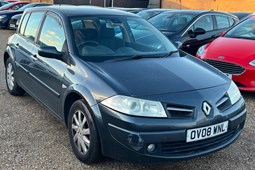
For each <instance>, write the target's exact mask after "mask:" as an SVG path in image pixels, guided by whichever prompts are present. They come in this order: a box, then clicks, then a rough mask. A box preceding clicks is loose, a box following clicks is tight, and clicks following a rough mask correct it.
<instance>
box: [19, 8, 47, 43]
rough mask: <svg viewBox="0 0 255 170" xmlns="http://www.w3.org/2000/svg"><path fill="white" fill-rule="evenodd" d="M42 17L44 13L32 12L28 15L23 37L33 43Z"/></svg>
mask: <svg viewBox="0 0 255 170" xmlns="http://www.w3.org/2000/svg"><path fill="white" fill-rule="evenodd" d="M43 16H44V12H33V13H32V14H31V15H30V17H29V20H28V23H27V26H26V29H25V32H24V36H25V37H26V38H27V39H29V40H31V41H35V37H36V34H37V31H38V28H39V26H40V23H41V21H42V18H43Z"/></svg>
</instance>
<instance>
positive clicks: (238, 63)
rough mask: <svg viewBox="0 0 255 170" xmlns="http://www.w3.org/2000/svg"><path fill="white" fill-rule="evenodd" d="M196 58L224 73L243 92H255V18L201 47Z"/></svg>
mask: <svg viewBox="0 0 255 170" xmlns="http://www.w3.org/2000/svg"><path fill="white" fill-rule="evenodd" d="M196 57H198V58H200V59H202V60H204V61H205V62H207V63H208V64H211V65H212V66H214V67H216V68H217V69H219V70H220V71H222V72H223V73H225V74H226V75H227V76H228V77H229V78H231V79H233V81H234V82H235V83H236V85H237V86H238V87H239V89H240V90H244V91H255V15H251V16H249V17H248V18H246V19H245V20H243V21H242V22H241V23H239V24H238V25H236V26H235V27H234V28H232V29H231V30H229V31H228V32H226V33H223V34H222V36H221V37H219V38H217V39H216V40H214V41H213V42H211V43H210V44H207V45H204V46H202V47H200V48H199V50H198V52H197V55H196Z"/></svg>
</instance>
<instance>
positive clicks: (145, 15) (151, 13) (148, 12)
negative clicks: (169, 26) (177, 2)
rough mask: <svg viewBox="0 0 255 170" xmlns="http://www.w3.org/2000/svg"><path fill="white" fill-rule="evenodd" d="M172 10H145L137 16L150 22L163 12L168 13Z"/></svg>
mask: <svg viewBox="0 0 255 170" xmlns="http://www.w3.org/2000/svg"><path fill="white" fill-rule="evenodd" d="M169 10H170V9H158V8H156V9H147V10H143V11H140V12H138V13H137V15H139V16H140V17H141V18H143V19H145V20H148V19H151V18H152V17H155V16H157V15H159V14H161V13H162V12H166V11H169Z"/></svg>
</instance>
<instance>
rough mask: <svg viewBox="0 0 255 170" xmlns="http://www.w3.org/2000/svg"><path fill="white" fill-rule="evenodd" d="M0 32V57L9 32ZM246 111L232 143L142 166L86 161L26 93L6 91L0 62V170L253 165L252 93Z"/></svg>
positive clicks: (254, 104) (61, 128) (254, 119)
mask: <svg viewBox="0 0 255 170" xmlns="http://www.w3.org/2000/svg"><path fill="white" fill-rule="evenodd" d="M12 33H13V32H11V31H8V30H0V55H1V56H3V53H4V49H5V45H6V42H7V38H8V36H10V35H11V34H12ZM243 96H244V98H245V100H246V105H247V109H248V115H247V121H246V126H245V129H244V131H243V133H242V135H241V137H240V138H239V139H238V140H237V141H236V142H235V143H234V144H232V145H231V146H230V147H228V148H226V149H224V150H221V151H219V152H216V153H213V154H210V155H207V156H203V157H199V158H195V159H192V160H187V161H181V162H177V163H167V164H166V163H164V164H153V165H140V164H131V163H125V162H119V161H115V160H111V159H104V160H103V161H102V162H101V163H99V164H96V165H90V166H87V165H84V164H82V163H81V162H79V161H78V159H76V158H75V156H74V155H73V153H72V150H71V146H70V144H69V138H68V134H67V129H66V128H65V127H64V125H63V124H61V123H60V122H59V121H58V120H57V119H56V118H55V117H53V116H52V115H51V114H50V113H49V112H48V111H47V110H46V109H44V108H43V107H42V106H41V105H40V104H38V103H37V102H36V101H35V100H34V99H32V98H31V97H30V96H28V95H26V96H24V97H13V96H11V95H9V93H8V92H7V90H6V86H5V81H4V64H3V59H2V58H1V60H0V169H1V170H2V169H19V170H20V169H26V170H27V169H93V170H94V169H95V170H96V169H100V170H101V169H107V170H109V169H116V170H117V169H160V170H164V169H168V170H169V169H177V170H186V169H187V170H193V169H194V170H204V169H206V170H210V169H224V170H228V169H230V170H233V169H235V170H236V169H240V170H244V169H255V144H254V141H255V93H243Z"/></svg>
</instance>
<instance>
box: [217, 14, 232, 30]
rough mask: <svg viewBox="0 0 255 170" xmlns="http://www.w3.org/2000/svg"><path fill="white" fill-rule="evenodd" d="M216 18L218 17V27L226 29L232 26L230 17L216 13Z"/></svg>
mask: <svg viewBox="0 0 255 170" xmlns="http://www.w3.org/2000/svg"><path fill="white" fill-rule="evenodd" d="M215 18H216V24H217V28H218V29H224V28H229V27H230V23H229V17H227V16H221V15H216V16H215Z"/></svg>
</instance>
